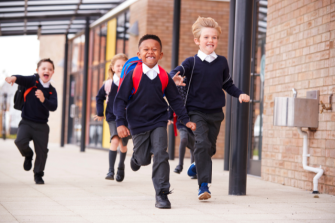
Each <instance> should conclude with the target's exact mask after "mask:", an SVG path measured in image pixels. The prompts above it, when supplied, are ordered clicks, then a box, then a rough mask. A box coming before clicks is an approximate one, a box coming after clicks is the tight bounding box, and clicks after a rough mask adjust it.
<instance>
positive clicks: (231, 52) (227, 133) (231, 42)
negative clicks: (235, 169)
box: [223, 0, 235, 170]
mask: <svg viewBox="0 0 335 223" xmlns="http://www.w3.org/2000/svg"><path fill="white" fill-rule="evenodd" d="M229 13H230V14H229V40H228V65H229V69H230V74H231V75H232V74H233V60H234V30H235V0H230V11H229ZM226 95H227V101H226V115H225V116H226V128H225V138H224V139H225V142H224V163H223V164H224V165H223V166H224V167H223V170H229V154H230V130H231V129H230V128H231V96H230V95H229V94H226Z"/></svg>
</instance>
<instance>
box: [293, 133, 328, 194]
mask: <svg viewBox="0 0 335 223" xmlns="http://www.w3.org/2000/svg"><path fill="white" fill-rule="evenodd" d="M298 132H299V133H300V135H301V136H303V137H304V141H303V147H302V148H303V152H302V167H303V168H304V170H307V171H311V172H314V173H316V175H315V177H314V178H313V194H319V191H318V180H319V179H320V177H321V176H322V174H323V169H321V165H320V168H315V167H311V166H307V157H309V156H310V154H307V150H308V134H307V132H306V131H302V129H301V128H298Z"/></svg>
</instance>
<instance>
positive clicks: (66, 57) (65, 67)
mask: <svg viewBox="0 0 335 223" xmlns="http://www.w3.org/2000/svg"><path fill="white" fill-rule="evenodd" d="M68 50H69V39H68V37H67V33H66V34H65V50H64V64H63V65H64V66H63V67H64V75H63V103H62V127H61V132H60V147H64V138H65V115H66V90H67V60H68Z"/></svg>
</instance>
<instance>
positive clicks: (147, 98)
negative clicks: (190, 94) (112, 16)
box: [114, 35, 196, 208]
mask: <svg viewBox="0 0 335 223" xmlns="http://www.w3.org/2000/svg"><path fill="white" fill-rule="evenodd" d="M138 48H139V52H138V53H137V56H138V57H139V58H140V59H141V60H142V63H138V64H137V66H136V68H135V69H134V70H133V71H130V72H129V73H128V74H127V75H126V76H125V77H124V80H123V82H122V84H121V86H120V88H119V92H118V93H117V95H116V98H115V101H114V114H115V115H116V124H117V126H118V127H117V131H118V134H119V136H120V137H122V138H123V137H127V136H128V135H129V134H130V133H131V134H132V136H133V143H134V152H133V156H132V158H131V162H130V164H131V168H132V170H133V171H137V170H139V169H140V167H141V166H145V165H149V164H150V163H151V156H152V155H154V156H153V166H152V181H153V184H154V188H155V191H156V204H155V207H157V208H171V203H170V201H169V199H168V197H167V195H168V194H169V193H170V192H169V189H170V182H169V177H170V166H169V162H168V159H169V155H168V153H167V132H166V126H167V121H168V105H167V103H166V101H165V99H164V94H165V96H166V99H167V100H168V101H169V103H170V106H171V107H172V108H173V109H174V111H175V112H176V114H177V115H178V116H179V118H180V120H181V121H182V122H183V123H184V124H185V125H186V126H187V127H188V128H191V129H192V130H195V128H196V126H195V124H194V123H192V122H190V121H189V117H188V115H187V113H186V109H185V108H184V105H183V102H182V99H181V97H180V95H179V94H178V90H177V87H176V85H175V84H174V81H173V80H172V78H171V77H169V75H168V74H167V73H166V71H165V70H163V69H162V68H161V67H159V66H158V64H157V63H158V61H159V60H160V59H161V58H162V57H163V53H162V43H161V40H160V39H159V37H158V36H155V35H145V36H143V37H142V38H141V39H140V41H139V44H138ZM135 74H136V76H135V77H136V78H137V77H138V76H137V74H140V75H141V79H140V81H139V85H138V89H137V90H136V89H135V91H136V93H135V94H133V95H131V92H132V91H133V89H134V79H133V78H134V76H133V75H135ZM136 80H137V79H136ZM162 80H165V81H166V82H164V83H165V84H166V85H163V81H162ZM164 86H165V87H164ZM130 96H131V97H130ZM129 97H130V98H129ZM126 108H127V111H126V113H127V116H125V113H124V111H125V109H126ZM126 120H128V123H129V129H128V128H127V127H126V123H127V122H126ZM129 130H130V131H129Z"/></svg>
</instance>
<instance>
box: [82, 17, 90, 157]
mask: <svg viewBox="0 0 335 223" xmlns="http://www.w3.org/2000/svg"><path fill="white" fill-rule="evenodd" d="M89 38H90V18H89V17H86V26H85V47H84V71H83V86H82V87H83V95H82V112H81V114H82V115H81V138H80V152H85V143H86V107H87V77H88V55H89V51H88V50H89V42H90V41H89V40H90V39H89Z"/></svg>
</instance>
